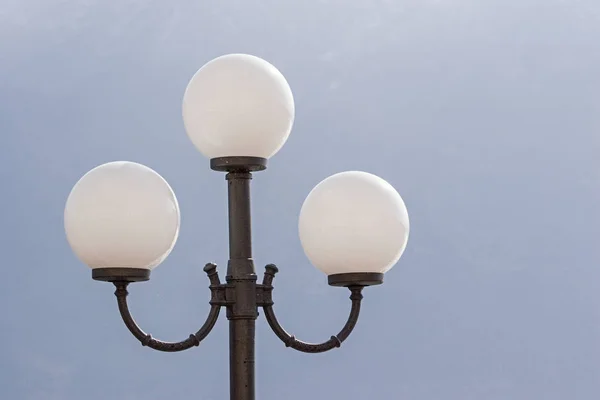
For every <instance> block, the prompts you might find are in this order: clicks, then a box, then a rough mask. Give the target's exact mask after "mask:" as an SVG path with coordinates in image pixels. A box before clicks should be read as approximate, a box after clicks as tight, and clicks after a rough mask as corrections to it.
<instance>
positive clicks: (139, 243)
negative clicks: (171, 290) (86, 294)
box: [64, 161, 180, 269]
mask: <svg viewBox="0 0 600 400" xmlns="http://www.w3.org/2000/svg"><path fill="white" fill-rule="evenodd" d="M64 218H65V231H66V234H67V240H68V242H69V244H70V245H71V248H72V249H73V252H74V253H75V254H76V255H77V257H78V258H79V259H80V260H81V261H82V262H84V263H85V264H87V265H88V266H90V267H91V268H92V269H94V268H143V269H153V268H154V267H156V266H157V265H159V264H160V263H161V262H162V261H163V260H164V259H165V258H166V257H167V256H168V255H169V253H170V252H171V250H172V249H173V247H174V246H175V242H176V241H177V236H178V234H179V218H180V217H179V205H178V204H177V199H176V198H175V194H174V193H173V190H171V187H170V186H169V184H168V183H167V182H166V181H165V180H164V179H163V177H162V176H160V175H159V174H157V173H156V172H155V171H153V170H152V169H150V168H148V167H146V166H144V165H141V164H137V163H133V162H127V161H118V162H110V163H107V164H103V165H100V166H98V167H96V168H94V169H92V170H91V171H89V172H88V173H87V174H85V175H84V176H83V177H82V178H81V179H80V180H79V181H78V182H77V183H76V184H75V186H74V187H73V189H72V191H71V193H70V194H69V198H68V199H67V203H66V206H65V215H64Z"/></svg>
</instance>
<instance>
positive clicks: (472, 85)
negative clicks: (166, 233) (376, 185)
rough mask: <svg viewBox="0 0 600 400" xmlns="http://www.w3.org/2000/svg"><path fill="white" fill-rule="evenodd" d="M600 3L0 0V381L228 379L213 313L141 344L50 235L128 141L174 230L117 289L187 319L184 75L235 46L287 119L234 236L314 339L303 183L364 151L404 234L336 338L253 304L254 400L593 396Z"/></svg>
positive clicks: (217, 211) (193, 217)
mask: <svg viewBox="0 0 600 400" xmlns="http://www.w3.org/2000/svg"><path fill="white" fill-rule="evenodd" d="M599 41H600V3H598V1H596V0H580V1H576V0H564V1H559V0H518V1H517V0H510V1H506V0H486V1H482V0H438V1H435V0H396V1H373V0H360V1H359V0H351V1H341V0H339V1H334V0H331V1H314V0H305V1H296V2H292V1H274V0H269V1H262V2H258V1H242V0H236V1H228V2H224V1H190V0H186V1H175V2H170V1H158V0H144V1H141V0H109V1H99V0H88V1H85V2H82V1H74V0H73V1H58V0H2V1H0V132H1V134H0V138H1V142H0V144H1V145H0V160H1V162H2V168H1V170H0V171H1V175H0V176H1V185H2V188H3V191H2V197H1V200H0V202H1V203H0V209H1V210H2V229H1V230H0V232H1V238H0V239H1V243H2V253H3V255H4V260H3V267H2V270H3V276H2V279H1V282H2V283H1V285H2V286H1V288H0V289H1V290H0V315H1V316H2V329H0V398H2V399H10V400H21V399H24V400H57V399H60V400H82V399H86V400H106V399H116V400H134V399H144V400H164V399H167V398H168V399H173V400H175V399H188V398H189V399H192V398H193V399H202V400H217V399H225V398H228V394H227V390H228V365H227V362H228V358H227V324H226V320H225V319H224V318H222V319H221V320H220V322H219V323H218V325H217V327H216V328H215V330H214V331H213V333H212V334H211V335H210V336H209V337H208V339H207V340H206V341H205V342H204V343H202V345H201V347H199V348H196V349H193V350H191V351H188V352H185V353H180V354H163V353H157V352H154V351H151V350H149V349H147V348H142V347H141V346H140V345H139V343H138V342H137V341H136V340H135V339H134V338H133V337H132V336H131V335H130V334H129V332H127V330H126V328H125V327H124V326H123V324H122V323H121V321H120V317H119V315H118V312H117V309H116V304H115V299H114V296H113V288H112V286H111V285H108V284H103V283H99V282H95V281H92V279H91V277H90V271H89V270H88V269H87V268H86V267H85V266H83V265H81V264H80V263H79V262H78V261H77V260H76V259H75V257H74V256H73V255H72V254H71V252H70V250H69V248H68V245H67V243H66V240H65V238H64V232H63V224H62V216H63V207H64V202H65V200H66V198H67V195H68V193H69V191H70V189H71V187H72V185H73V184H74V183H75V182H76V180H77V179H78V178H79V177H80V176H81V175H82V174H83V173H85V172H86V171H87V170H89V169H90V168H92V167H94V166H96V165H98V164H101V163H104V162H107V161H113V160H123V159H125V160H132V161H136V162H141V163H143V164H146V165H148V166H150V167H151V168H153V169H155V170H156V171H158V172H159V173H160V174H162V175H163V176H164V177H165V178H166V179H167V180H168V181H169V183H170V184H171V186H172V187H173V189H174V190H175V192H176V194H177V196H178V199H179V202H180V206H181V212H182V229H181V234H180V239H179V242H178V244H177V246H176V247H175V250H174V251H173V253H172V255H171V256H170V257H169V258H168V259H167V261H166V262H165V263H164V265H162V266H161V267H160V268H159V269H158V270H156V272H155V273H154V274H153V278H152V280H151V281H150V282H149V283H146V284H138V285H134V286H132V288H131V296H130V301H131V307H132V311H133V313H134V315H135V317H136V318H137V319H138V322H139V323H140V325H142V327H143V328H144V329H146V330H147V331H149V332H151V333H152V334H153V335H155V336H156V337H159V338H161V339H165V340H177V339H181V338H185V337H186V336H187V335H188V334H189V333H191V332H192V331H195V330H196V329H197V328H198V326H199V325H200V324H201V323H202V322H203V321H204V317H205V315H206V312H207V311H208V305H207V300H208V296H209V294H208V290H207V288H206V286H207V282H206V279H205V277H204V274H203V272H202V270H201V269H202V266H203V265H204V263H205V262H208V261H216V262H217V263H218V264H219V265H220V266H223V265H224V264H225V262H226V257H227V250H226V247H227V242H226V240H227V234H226V228H227V224H226V205H225V190H226V186H225V182H224V176H223V175H221V174H219V173H215V172H212V171H210V170H209V168H208V162H207V160H205V159H204V158H203V157H202V156H201V155H200V154H199V153H198V152H197V151H196V150H195V149H194V147H193V146H192V145H191V143H190V142H189V139H188V138H187V137H186V135H185V133H184V131H183V123H182V119H181V99H182V96H183V90H184V88H185V86H186V84H187V81H188V80H189V78H190V77H191V76H192V74H193V73H194V72H195V71H196V70H197V69H198V68H199V67H200V66H201V65H202V64H204V63H205V62H207V61H208V60H210V59H212V58H214V57H216V56H219V55H222V54H226V53H231V52H243V53H250V54H255V55H257V56H260V57H263V58H265V59H267V60H269V61H270V62H271V63H273V64H274V65H276V66H277V67H278V68H279V69H280V70H281V71H282V73H283V74H284V75H285V76H286V77H287V79H288V81H289V83H290V85H291V87H292V89H293V91H294V95H295V99H296V110H297V114H296V123H295V127H294V130H293V132H292V135H291V136H290V139H289V141H288V142H287V144H286V145H285V147H284V148H283V149H282V150H281V152H280V153H279V154H277V155H276V156H275V157H274V158H273V159H272V161H271V163H270V168H269V169H268V170H267V171H266V172H264V173H260V174H257V175H256V177H255V179H254V182H253V195H254V197H253V211H254V221H255V224H254V227H255V230H254V242H255V256H256V261H257V264H258V265H259V266H262V265H264V264H267V263H271V262H274V263H277V264H278V265H279V267H280V270H281V273H280V274H279V275H278V277H277V279H276V281H275V284H276V290H275V301H276V310H277V312H278V313H279V316H280V320H281V322H282V323H283V324H284V325H285V327H286V329H288V330H289V331H290V332H292V333H294V334H295V335H297V336H298V337H299V338H301V339H304V340H309V341H318V340H325V339H327V338H328V337H329V336H330V335H331V334H334V333H336V332H337V331H338V329H339V328H340V327H341V325H342V324H343V322H344V321H345V318H346V316H347V311H348V307H349V300H348V299H347V297H348V293H347V291H346V290H341V289H336V288H330V287H329V286H327V284H326V279H325V277H324V276H323V275H322V274H321V273H320V272H318V271H317V270H316V269H314V268H313V267H311V266H310V265H309V263H308V261H307V259H306V257H305V256H304V254H303V252H302V249H301V246H300V242H299V240H298V234H297V216H298V212H299V210H300V206H301V204H302V202H303V200H304V198H305V196H306V194H308V192H309V190H310V189H311V188H312V187H313V186H314V185H315V184H316V183H318V182H319V181H320V180H322V179H323V178H325V177H326V176H328V175H331V174H333V173H335V172H339V171H343V170H348V169H359V170H365V171H369V172H372V173H375V174H378V175H380V176H382V177H383V178H385V179H386V180H388V181H389V182H390V183H391V184H393V185H394V186H395V187H396V188H397V189H398V191H399V192H400V193H401V195H402V196H403V198H404V200H405V201H406V204H407V207H408V209H409V213H410V217H411V237H410V240H409V244H408V248H407V251H406V253H405V255H404V256H403V258H402V259H401V261H400V263H399V264H398V265H397V266H396V267H395V268H394V269H393V270H392V271H391V272H390V273H389V274H388V276H387V278H386V283H385V284H384V285H383V286H381V287H377V288H370V289H367V290H366V292H365V301H364V312H363V315H362V317H361V320H360V321H359V324H358V326H357V329H356V331H355V332H354V333H353V334H352V336H351V337H350V338H349V339H348V341H347V342H345V343H344V345H343V346H342V348H341V349H338V350H335V351H332V352H330V353H326V354H323V355H316V356H315V355H306V354H299V353H295V352H294V351H292V350H290V349H286V348H285V347H284V346H283V345H282V344H281V343H280V342H279V341H278V340H277V339H276V337H275V336H274V335H273V334H272V333H271V332H270V330H269V328H268V327H267V325H266V323H265V321H264V319H262V317H261V319H260V320H259V322H258V349H257V386H258V395H257V398H258V399H261V400H281V399H286V400H301V399H306V398H315V399H344V400H363V399H365V398H368V399H403V400H404V399H406V400H506V399H510V400H595V399H597V398H599V396H600V247H599V246H598V240H599V238H600V212H599V211H598V210H599V206H598V204H599V201H600V173H599V171H600V161H599V160H600V158H599V156H598V155H599V154H600V76H599V74H600V49H599V47H598V43H599Z"/></svg>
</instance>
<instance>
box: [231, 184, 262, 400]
mask: <svg viewBox="0 0 600 400" xmlns="http://www.w3.org/2000/svg"><path fill="white" fill-rule="evenodd" d="M226 179H227V183H228V199H229V263H228V266H227V283H229V284H230V285H232V289H231V290H233V298H234V299H235V301H234V303H233V304H232V305H230V306H228V307H227V319H229V363H230V364H229V374H230V399H231V400H254V397H255V388H254V348H255V323H256V318H257V316H258V308H257V305H256V273H255V270H254V262H253V260H252V226H251V215H250V180H251V179H252V174H250V173H249V172H229V173H228V174H227V178H226Z"/></svg>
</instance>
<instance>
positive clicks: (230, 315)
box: [65, 54, 409, 400]
mask: <svg viewBox="0 0 600 400" xmlns="http://www.w3.org/2000/svg"><path fill="white" fill-rule="evenodd" d="M183 118H184V123H185V129H186V132H187V134H188V136H189V137H190V139H191V140H192V142H193V143H194V145H195V146H196V147H197V148H198V150H200V152H201V153H203V154H204V155H205V156H206V157H208V158H209V159H210V167H211V168H212V169H213V170H215V171H222V172H225V173H226V180H227V184H228V204H229V207H228V214H229V261H228V265H227V275H226V283H221V281H220V279H219V276H218V274H217V267H216V265H215V264H212V263H209V264H206V266H205V268H204V271H205V272H206V274H207V275H208V278H209V281H210V292H211V299H210V311H209V313H208V317H207V318H206V321H205V322H204V324H203V325H202V327H201V328H200V329H199V330H198V331H197V332H196V333H194V334H191V335H190V336H189V337H188V338H187V339H185V340H182V341H180V342H175V343H167V342H163V341H160V340H157V339H154V338H153V337H152V336H151V335H149V334H147V333H146V332H144V331H143V330H142V329H140V328H139V327H138V325H137V324H136V322H135V321H134V319H133V317H132V316H131V314H130V312H129V308H128V305H127V295H128V291H127V289H128V286H129V284H131V283H133V282H140V281H146V280H148V279H149V278H150V274H151V271H152V269H154V268H155V267H156V266H158V265H159V264H160V263H161V262H162V261H163V260H164V259H165V258H166V257H167V256H168V255H169V253H170V252H171V250H172V249H173V246H174V245H175V242H176V240H177V237H178V234H179V221H180V214H179V206H178V203H177V199H176V197H175V194H174V193H173V190H172V189H171V187H170V186H169V184H168V183H167V182H166V181H165V180H164V179H163V178H162V177H161V176H160V175H159V174H158V173H156V172H155V171H153V170H152V169H150V168H148V167H146V166H143V165H141V164H137V163H133V162H126V161H119V162H110V163H107V164H103V165H101V166H98V167H96V168H94V169H92V170H91V171H89V172H88V173H86V174H85V175H84V176H83V177H82V178H81V179H80V180H79V181H78V182H77V183H76V184H75V186H74V187H73V189H72V191H71V193H70V195H69V197H68V199H67V203H66V206H65V231H66V235H67V239H68V242H69V244H70V246H71V248H72V250H73V251H74V253H75V254H76V255H77V257H78V258H79V259H80V260H81V261H82V262H84V263H85V264H87V265H88V266H90V267H91V268H92V278H93V279H95V280H99V281H107V282H112V283H113V284H114V286H115V287H116V291H115V295H116V297H117V304H118V307H119V312H120V313H121V316H122V318H123V321H124V323H125V325H126V326H127V328H128V329H129V330H130V331H131V333H132V334H133V336H135V337H136V338H137V339H138V340H139V341H140V342H141V344H142V345H144V346H148V347H151V348H153V349H155V350H159V351H166V352H177V351H182V350H186V349H189V348H191V347H194V346H198V345H199V344H200V342H201V341H202V340H203V339H204V338H205V337H206V336H207V335H208V334H209V333H210V331H211V329H212V328H213V326H214V325H215V323H216V321H217V319H218V317H219V311H220V309H221V307H225V309H226V315H227V319H228V320H229V360H230V398H231V399H232V400H254V398H255V397H254V396H255V389H254V381H255V378H254V359H255V355H254V349H255V321H256V319H257V317H258V308H259V307H262V308H263V310H264V315H265V318H266V319H267V322H268V323H269V325H270V327H271V328H272V329H273V332H274V333H275V334H276V335H277V337H278V338H279V339H281V340H282V341H283V343H284V344H285V345H286V346H287V347H291V348H293V349H296V350H299V351H301V352H306V353H320V352H324V351H328V350H331V349H333V348H336V347H340V345H341V343H342V342H343V341H344V340H346V338H347V337H348V336H349V335H350V333H351V332H352V330H353V329H354V326H355V325H356V322H357V319H358V315H359V311H360V304H361V300H362V290H363V288H364V287H366V286H371V285H377V284H381V283H382V282H383V275H384V273H385V272H386V271H387V270H389V269H390V268H391V267H392V266H393V265H394V264H395V263H396V262H397V261H398V260H399V258H400V256H401V255H402V253H403V251H404V248H405V247H406V242H407V240H408V232H409V220H408V214H407V211H406V207H405V205H404V202H403V200H402V198H401V197H400V195H399V194H398V192H397V191H396V190H395V189H394V188H393V187H392V186H391V185H390V184H389V183H387V182H386V181H385V180H383V179H381V178H379V177H377V176H375V175H372V174H369V173H366V172H359V171H348V172H342V173H338V174H335V175H332V176H330V177H328V178H326V179H325V180H323V181H322V182H320V183H319V184H318V185H316V186H315V188H314V189H313V190H312V191H311V192H310V193H309V195H308V197H307V198H306V200H305V201H304V204H303V206H302V208H301V211H300V216H299V236H300V241H301V243H302V246H303V248H304V251H305V253H306V255H307V257H308V259H309V260H310V261H311V263H312V264H314V265H315V266H316V267H317V268H319V269H320V270H321V271H323V272H324V273H325V274H327V275H328V283H329V284H330V285H332V286H342V287H347V288H349V290H350V293H351V295H350V299H351V301H352V306H351V310H350V315H349V317H348V321H347V322H346V324H345V325H344V327H343V328H342V329H341V331H340V332H339V333H338V334H337V335H335V336H331V338H330V339H329V340H327V341H325V342H323V343H320V344H311V343H305V342H302V341H300V340H298V339H296V338H295V337H294V336H293V335H290V334H289V333H287V332H286V331H285V330H284V329H283V328H282V327H281V325H280V324H279V322H278V321H277V318H276V317H275V313H274V311H273V298H272V291H273V286H272V281H273V278H274V277H275V274H276V273H277V271H278V270H277V267H275V265H273V264H269V265H267V266H266V268H265V273H264V277H263V280H262V283H257V275H256V272H255V268H254V261H253V259H252V235H251V216H250V214H251V213H250V180H251V179H252V173H254V172H257V171H262V170H264V169H265V168H266V167H267V160H268V158H270V157H271V156H273V155H274V154H275V153H276V152H277V151H278V150H279V149H280V148H281V147H282V146H283V144H284V143H285V141H286V140H287V138H288V136H289V134H290V131H291V128H292V124H293V120H294V100H293V97H292V92H291V90H290V87H289V85H288V83H287V82H286V80H285V78H284V77H283V75H282V74H281V73H280V72H279V71H278V70H277V69H276V68H275V67H273V66H272V65H271V64H269V63H268V62H266V61H264V60H262V59H260V58H258V57H254V56H250V55H244V54H230V55H225V56H222V57H218V58H216V59H214V60H212V61H210V62H209V63H207V64H206V65H204V66H203V67H202V68H200V70H198V72H197V73H196V74H195V75H194V77H193V78H192V80H191V81H190V83H189V84H188V87H187V89H186V91H185V95H184V100H183Z"/></svg>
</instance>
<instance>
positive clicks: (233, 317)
mask: <svg viewBox="0 0 600 400" xmlns="http://www.w3.org/2000/svg"><path fill="white" fill-rule="evenodd" d="M210 165H211V168H212V169H213V170H216V171H223V172H227V175H226V180H227V186H228V204H229V209H228V214H229V262H228V264H227V276H226V278H225V280H226V283H221V281H220V279H219V275H218V273H217V266H216V265H215V264H212V263H210V264H206V266H205V267H204V271H205V272H206V274H207V275H208V278H209V280H210V291H211V299H210V302H209V303H210V311H209V313H208V316H207V318H206V321H205V322H204V324H203V325H202V327H201V328H200V329H199V330H198V332H196V333H194V334H191V335H190V336H189V337H188V338H187V339H185V340H182V341H181V342H174V343H168V342H162V341H160V340H157V339H154V338H153V337H152V336H151V335H150V334H147V333H146V332H144V331H143V330H142V329H140V327H139V326H138V325H137V324H136V322H135V320H134V319H133V317H132V316H131V313H130V312H129V307H128V305H127V295H128V291H127V287H128V285H129V284H130V283H132V282H140V281H145V280H148V279H149V278H150V271H149V270H145V269H132V268H102V269H94V270H93V271H92V277H93V278H94V279H96V280H100V281H108V282H112V283H113V284H114V285H115V287H116V291H115V295H116V297H117V304H118V306H119V312H120V313H121V317H122V318H123V322H124V323H125V326H127V328H128V329H129V331H130V332H131V333H132V334H133V336H134V337H135V338H137V339H138V340H139V341H140V342H141V344H142V345H143V346H147V347H150V348H153V349H155V350H159V351H165V352H177V351H182V350H187V349H189V348H191V347H194V346H198V345H200V342H201V341H202V340H203V339H204V338H205V337H206V336H207V335H208V334H209V333H210V331H211V330H212V328H213V327H214V325H215V323H216V322H217V319H218V317H219V311H220V309H221V307H225V308H226V316H227V319H228V320H229V368H230V370H229V371H230V399H231V400H254V399H255V387H254V381H255V376H254V364H255V354H254V351H255V324H256V319H257V318H258V308H259V307H262V308H263V310H264V312H265V318H266V319H267V322H268V323H269V326H270V327H271V329H272V330H273V332H275V335H277V337H278V338H279V339H281V341H282V342H283V343H284V344H285V345H286V346H287V347H291V348H293V349H295V350H298V351H301V352H305V353H321V352H325V351H328V350H331V349H334V348H337V347H340V345H341V344H342V342H343V341H344V340H346V339H347V338H348V336H349V335H350V333H351V332H352V330H353V329H354V327H355V325H356V323H357V321H358V315H359V313H360V305H361V300H362V298H363V296H362V290H363V288H364V287H365V286H370V285H378V284H381V283H382V282H383V274H373V273H348V274H336V275H330V276H329V278H328V280H329V284H330V285H332V286H345V287H348V289H350V293H351V294H350V300H351V301H352V307H351V309H350V315H349V316H348V320H347V322H346V324H345V325H344V327H343V328H342V330H341V331H340V332H339V333H338V334H337V335H335V336H331V338H330V339H329V340H327V341H325V342H323V343H319V344H312V343H306V342H302V341H300V340H298V339H296V338H295V337H294V336H293V335H290V334H289V333H287V332H286V331H285V329H283V328H282V327H281V325H280V324H279V322H278V321H277V318H276V317H275V312H274V311H273V304H274V303H273V298H272V293H273V286H272V283H273V279H274V277H275V274H276V273H277V272H278V269H277V267H276V266H275V265H273V264H269V265H267V266H266V267H265V273H264V277H263V281H262V283H257V276H256V271H255V269H254V261H253V259H252V221H251V215H250V214H251V213H250V208H251V207H250V180H251V179H252V172H253V171H261V170H264V169H265V168H266V166H267V160H266V159H264V158H258V157H221V158H214V159H212V160H211V161H210Z"/></svg>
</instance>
